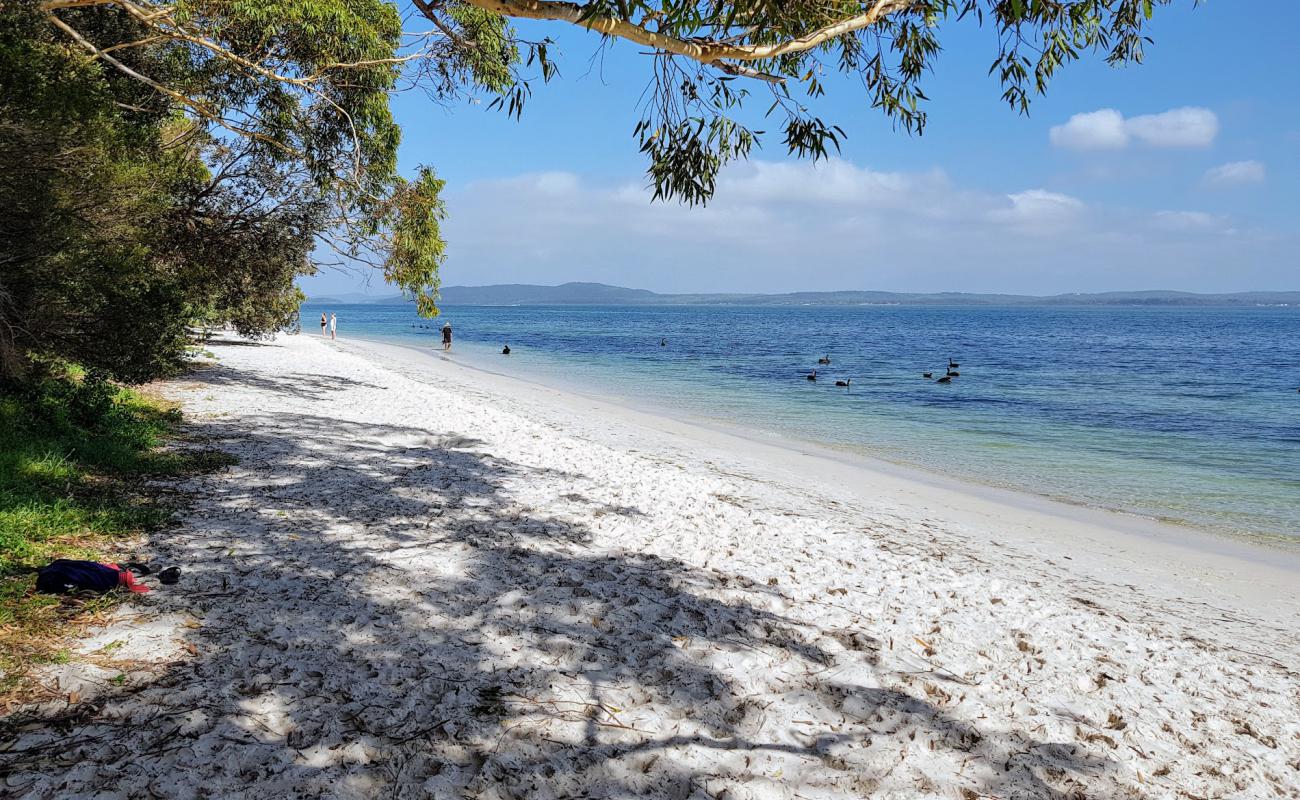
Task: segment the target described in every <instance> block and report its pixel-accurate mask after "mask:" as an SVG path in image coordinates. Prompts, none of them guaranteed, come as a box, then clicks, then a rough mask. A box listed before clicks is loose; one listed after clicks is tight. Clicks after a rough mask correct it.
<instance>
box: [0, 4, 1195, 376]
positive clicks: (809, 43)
mask: <svg viewBox="0 0 1300 800" xmlns="http://www.w3.org/2000/svg"><path fill="white" fill-rule="evenodd" d="M1189 1H1191V2H1194V1H1195V0H1189ZM1171 2H1173V0H857V1H856V2H848V1H847V0H846V1H844V2H841V1H839V0H781V2H772V1H771V0H727V1H724V0H649V1H645V2H642V1H639V0H589V2H585V3H575V2H567V1H565V0H412V3H413V7H410V8H408V9H399V7H398V6H396V5H394V4H393V3H392V2H387V1H386V0H171V1H168V0H15V1H14V2H10V3H6V4H5V5H4V6H2V7H0V15H2V16H3V19H2V20H0V23H2V25H0V29H2V30H3V33H0V126H3V131H4V134H5V135H4V136H3V137H0V169H3V170H4V177H3V179H0V181H2V184H0V230H3V233H0V236H2V237H3V239H2V240H0V246H3V247H4V252H3V254H0V366H3V365H4V364H5V363H10V366H11V367H12V364H13V362H15V359H21V358H23V357H26V356H23V355H22V354H24V353H26V354H29V355H30V354H31V353H32V352H35V351H37V350H40V349H41V348H42V347H44V349H46V350H50V351H53V352H60V353H63V354H64V355H66V354H68V353H71V354H73V355H75V356H76V357H78V358H81V359H83V360H84V359H89V360H92V361H96V360H97V361H98V362H101V363H102V364H103V365H104V367H105V369H109V366H110V365H116V366H113V370H115V374H117V375H119V376H123V377H136V378H138V377H141V376H147V375H151V374H157V373H158V372H160V371H162V370H163V368H164V365H165V364H166V363H175V361H176V358H177V356H176V354H177V352H178V348H179V346H180V345H179V342H181V341H182V340H183V329H184V327H185V325H187V324H190V323H192V322H193V321H194V320H196V319H200V318H208V319H216V320H222V321H230V322H234V323H235V324H236V325H238V326H240V328H241V329H242V330H245V331H246V332H249V333H264V332H266V331H268V330H272V329H274V327H275V325H276V324H278V321H280V320H282V319H283V318H284V317H285V315H287V314H288V313H290V312H291V311H292V310H293V309H295V308H296V306H297V304H298V302H300V300H301V295H300V294H298V292H297V290H296V289H295V288H294V279H295V278H296V277H298V276H299V275H302V274H306V273H309V272H311V271H312V270H313V269H314V268H315V264H314V262H313V258H320V254H321V253H325V252H331V251H332V252H334V253H336V254H338V256H339V257H340V258H341V259H342V260H344V261H346V262H349V263H358V262H359V263H362V264H369V265H372V266H373V267H375V268H377V269H379V270H381V271H382V273H383V275H384V277H385V278H386V280H388V281H389V282H390V283H392V284H394V285H396V286H398V287H400V288H401V289H403V290H404V291H406V292H407V293H409V294H410V295H412V296H413V297H415V298H416V299H417V301H418V303H419V308H420V310H421V312H422V313H425V314H430V315H432V314H436V313H437V309H436V304H435V300H436V292H437V287H438V268H439V265H440V264H441V263H442V260H443V259H444V257H445V245H444V242H443V241H442V238H441V234H440V224H439V223H440V221H441V219H442V217H443V214H444V209H443V204H442V201H441V199H440V192H441V189H442V188H443V183H442V181H441V180H439V179H438V178H437V176H436V174H435V172H434V171H433V169H432V167H428V166H425V167H421V168H419V170H417V174H416V176H415V177H414V179H409V180H408V179H406V178H404V177H403V176H401V175H400V174H399V172H398V165H397V147H398V143H399V141H400V131H399V129H398V126H397V124H396V123H395V122H394V120H393V118H392V114H391V112H390V108H389V100H390V97H391V95H392V94H393V93H394V92H397V91H402V90H412V89H413V90H419V91H423V92H426V93H427V94H428V95H429V96H430V97H431V98H433V99H434V100H435V101H443V102H445V101H448V100H451V99H454V98H457V97H461V96H464V95H476V96H480V97H484V98H485V99H488V101H489V104H490V105H492V106H494V107H497V108H500V109H501V110H503V111H504V112H506V113H507V114H510V115H519V114H521V113H523V110H524V107H525V105H526V103H527V102H528V101H529V99H530V98H531V97H532V93H533V91H534V84H536V83H537V82H539V81H540V82H543V83H544V82H546V81H549V80H552V79H554V78H556V77H557V75H558V71H557V67H556V62H555V46H554V42H553V41H552V40H551V39H549V38H541V39H530V38H527V37H525V36H523V35H521V34H520V32H519V30H518V29H517V28H516V23H515V22H514V21H515V20H519V19H526V20H535V21H542V22H549V23H551V24H553V25H555V26H557V27H560V26H574V27H576V28H578V29H583V30H586V31H589V32H590V33H591V34H592V35H593V36H595V37H598V38H597V41H598V42H599V43H600V44H601V45H602V46H603V45H613V44H616V43H617V42H619V41H620V40H622V41H626V42H628V43H631V44H633V45H636V46H637V48H638V53H641V54H643V55H644V56H645V57H646V59H647V62H646V63H647V81H648V91H647V92H646V94H645V95H644V98H643V100H642V101H641V104H640V106H639V115H638V117H637V119H636V122H635V124H634V125H632V126H631V127H632V135H633V141H634V143H635V145H636V146H638V147H639V148H640V150H641V151H642V152H643V153H644V154H645V156H646V158H647V160H648V162H649V163H648V167H647V175H648V180H649V183H650V184H651V185H652V187H653V193H654V197H655V198H656V199H663V200H677V201H682V202H686V203H690V204H695V203H702V202H707V200H708V199H709V198H710V196H711V195H712V193H713V191H714V188H715V185H716V178H717V175H718V172H719V170H720V169H721V168H722V167H723V166H724V165H725V164H727V163H728V162H730V161H732V160H735V159H740V158H745V157H746V156H747V155H748V154H749V153H750V152H751V150H752V148H753V147H754V145H755V144H757V143H758V142H760V141H761V140H762V138H763V137H764V136H768V135H780V136H781V138H782V142H783V144H784V146H785V147H786V148H787V149H788V151H789V152H790V153H791V154H793V155H795V156H799V157H806V158H813V159H818V158H824V157H826V156H828V155H829V154H830V153H832V152H834V151H836V150H837V149H838V148H839V146H840V142H841V140H842V138H843V136H844V132H843V131H842V130H841V129H840V128H839V127H837V126H836V125H835V124H834V121H833V120H825V119H823V118H821V117H820V116H819V115H818V114H817V112H816V110H815V107H816V105H817V99H818V98H819V97H821V96H822V95H824V94H825V93H826V92H827V91H828V85H830V84H832V83H833V84H834V88H835V89H836V90H837V91H838V90H840V89H841V86H840V84H841V83H842V81H840V82H832V81H831V80H830V78H831V76H832V75H833V74H834V73H841V74H843V75H845V76H848V77H850V78H853V79H854V80H856V81H857V82H858V83H860V84H861V86H862V90H863V92H864V102H867V103H869V104H870V105H871V106H873V107H875V108H877V109H879V110H880V111H881V113H883V114H885V115H886V116H888V117H889V118H890V119H892V120H893V121H894V122H895V123H896V125H897V126H898V127H900V128H901V129H903V130H905V131H907V132H910V133H919V132H921V131H922V130H923V129H924V127H925V124H926V112H925V104H926V101H927V98H926V95H925V91H924V88H923V82H924V79H925V77H926V75H927V74H928V73H929V72H930V71H931V70H932V69H933V68H934V66H935V64H936V59H937V58H938V55H939V53H940V43H941V37H942V35H943V33H944V31H946V30H948V29H949V28H950V27H951V26H954V25H978V26H983V27H985V28H986V29H988V30H989V31H990V40H991V47H990V54H989V70H990V74H992V75H993V76H994V77H995V78H996V79H997V80H998V81H999V83H1000V84H1001V87H1002V99H1003V100H1004V101H1005V102H1006V103H1008V104H1010V106H1011V107H1012V108H1014V109H1016V110H1018V111H1021V112H1024V111H1026V110H1027V109H1028V107H1029V104H1030V102H1031V100H1032V98H1033V96H1034V95H1036V94H1038V93H1041V92H1043V91H1044V90H1045V89H1046V88H1047V86H1048V83H1049V81H1050V80H1051V78H1052V76H1053V75H1054V74H1055V73H1056V71H1057V70H1058V69H1059V68H1061V67H1062V66H1064V65H1066V64H1068V63H1070V62H1072V61H1075V60H1077V59H1079V58H1082V57H1084V56H1085V55H1088V54H1095V55H1097V56H1099V57H1101V58H1104V59H1105V60H1106V61H1108V62H1110V63H1112V64H1127V63H1133V62H1139V61H1141V59H1142V55H1143V47H1144V45H1145V44H1146V43H1147V41H1148V39H1147V38H1146V35H1145V29H1146V26H1147V24H1148V21H1149V20H1150V19H1151V17H1152V14H1153V13H1154V12H1155V10H1156V9H1157V8H1158V7H1159V6H1164V5H1168V4H1170V3H1171ZM403 10H405V11H407V12H409V13H408V15H407V16H408V20H407V21H406V23H405V24H408V25H409V24H411V20H414V21H415V22H416V23H419V24H420V25H422V26H423V27H422V28H421V29H420V30H415V31H410V30H404V20H403V13H402V12H403ZM527 29H528V30H530V31H531V30H537V29H542V30H544V29H545V28H544V26H539V25H537V24H532V23H530V25H529V26H527ZM748 106H755V107H757V108H758V109H761V110H762V114H763V116H764V117H765V118H767V119H770V120H772V122H773V123H774V125H773V127H775V128H777V129H778V130H779V134H769V133H766V132H765V131H762V130H758V129H756V128H755V127H751V124H752V120H753V119H754V114H752V113H751V114H748V115H744V114H742V109H744V108H746V107H748ZM747 122H748V123H749V124H747ZM763 127H767V126H766V125H764V126H763ZM141 308H153V309H156V310H158V313H154V314H150V315H148V317H149V318H148V319H147V320H140V319H137V317H139V316H140V315H139V313H138V312H129V311H128V310H129V309H141ZM119 316H122V319H118V317H119ZM123 323H128V324H125V325H124V324H123ZM124 328H125V330H128V331H131V332H132V333H133V335H134V338H132V337H126V336H125V334H124V333H123V330H124ZM109 333H112V336H113V337H115V338H114V339H113V341H115V342H117V343H118V346H117V350H116V351H113V348H112V347H108V346H107V345H108V342H107V340H106V339H105V338H104V337H105V336H106V335H108V334H109ZM42 343H43V344H42ZM51 343H54V344H51ZM92 343H97V344H96V345H95V346H93V347H92V346H91V344H92ZM147 343H152V346H148V347H146V346H144V345H145V344H147ZM158 343H169V344H166V346H163V345H161V344H158ZM110 351H113V352H116V355H112V356H109V355H101V353H108V352H110ZM124 364H131V365H133V366H131V367H130V368H126V367H123V366H122V365H124Z"/></svg>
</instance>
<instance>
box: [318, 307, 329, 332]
mask: <svg viewBox="0 0 1300 800" xmlns="http://www.w3.org/2000/svg"><path fill="white" fill-rule="evenodd" d="M326 325H329V320H328V319H326V317H325V312H324V311H322V312H320V338H322V339H324V338H325V326H326Z"/></svg>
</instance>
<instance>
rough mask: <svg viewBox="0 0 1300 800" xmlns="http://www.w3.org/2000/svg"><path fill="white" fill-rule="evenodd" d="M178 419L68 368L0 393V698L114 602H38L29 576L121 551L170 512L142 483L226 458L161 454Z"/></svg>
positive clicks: (155, 402)
mask: <svg viewBox="0 0 1300 800" xmlns="http://www.w3.org/2000/svg"><path fill="white" fill-rule="evenodd" d="M180 422H181V414H180V411H179V409H177V408H175V407H174V406H173V405H172V404H170V403H168V402H167V401H165V400H162V399H160V398H157V397H152V396H149V395H148V394H145V393H142V392H138V391H132V390H129V389H124V388H120V387H116V386H113V385H111V384H106V383H102V382H94V381H89V380H85V379H84V376H82V375H80V374H79V372H78V371H77V370H76V369H65V370H63V371H62V372H61V373H60V374H59V375H58V377H56V378H51V379H48V380H45V381H42V382H40V383H39V384H37V385H29V386H23V387H20V388H19V389H17V390H11V391H8V392H5V393H4V394H0V673H2V674H0V695H4V694H8V693H10V692H12V691H13V690H14V689H15V688H16V687H17V686H19V685H20V684H21V681H22V676H23V675H24V674H25V673H26V672H27V670H28V669H29V668H30V667H31V666H33V665H35V664H39V663H50V662H57V661H58V660H59V659H60V658H61V657H62V658H64V659H66V658H67V651H66V650H65V649H63V646H64V644H66V642H65V641H64V640H65V638H66V635H67V633H68V632H70V631H72V630H75V629H76V628H77V627H78V626H79V625H81V624H82V623H84V622H86V621H89V620H91V619H93V618H94V616H95V615H96V614H97V613H101V612H103V611H105V610H107V609H109V608H111V607H112V606H113V605H114V604H115V603H117V602H119V601H120V598H119V597H118V596H116V593H114V594H113V595H108V596H105V597H98V598H91V599H85V600H77V601H69V600H67V599H64V598H59V597H52V596H48V595H39V594H36V593H35V591H34V584H35V576H34V574H33V573H32V572H31V568H33V567H39V566H41V565H43V564H46V563H48V562H49V561H51V560H52V559H55V558H85V559H92V560H109V559H112V558H114V557H115V556H118V555H120V549H119V548H122V547H124V546H126V543H127V542H129V541H130V540H132V539H133V538H135V537H137V536H139V535H140V534H143V533H146V532H148V531H151V530H157V529H159V528H160V527H162V526H163V525H165V524H166V522H167V521H168V519H169V518H170V516H171V513H172V509H171V508H169V507H168V506H167V505H166V504H165V503H163V502H161V501H159V500H158V499H157V498H156V497H155V496H154V495H153V494H152V493H150V492H149V491H147V490H146V488H145V485H144V481H145V480H147V479H150V478H157V477H163V476H169V475H181V474H186V473H192V472H199V471H204V470H207V469H211V468H214V467H218V466H222V465H224V464H226V463H229V462H230V459H229V458H228V457H226V456H224V454H220V453H214V452H210V451H207V452H205V451H193V450H187V451H169V450H165V449H160V448H161V446H162V445H163V444H165V443H166V442H167V441H168V440H170V439H172V438H174V437H175V436H176V435H177V431H178V426H179V424H180ZM61 654H62V655H61ZM2 699H3V698H2V697H0V700H2Z"/></svg>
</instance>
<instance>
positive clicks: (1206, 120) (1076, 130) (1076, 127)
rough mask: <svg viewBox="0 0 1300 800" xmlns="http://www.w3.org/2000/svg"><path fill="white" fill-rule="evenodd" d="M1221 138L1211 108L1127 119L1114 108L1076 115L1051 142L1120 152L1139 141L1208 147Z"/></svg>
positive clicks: (1055, 130) (1059, 128)
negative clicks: (1218, 137) (1217, 138)
mask: <svg viewBox="0 0 1300 800" xmlns="http://www.w3.org/2000/svg"><path fill="white" fill-rule="evenodd" d="M1218 135H1219V118H1218V117H1217V116H1216V115H1215V113H1214V112H1213V111H1211V110H1209V109H1208V108H1195V107H1190V106H1189V107H1185V108H1175V109H1171V110H1169V111H1165V112H1163V113H1160V114H1143V115H1140V116H1136V117H1130V118H1128V119H1125V118H1124V115H1123V114H1121V113H1120V112H1118V111H1116V110H1115V109H1113V108H1103V109H1101V110H1099V111H1092V112H1089V113H1086V114H1075V115H1074V116H1072V117H1070V119H1069V120H1068V121H1067V122H1066V123H1065V124H1063V125H1056V126H1054V127H1053V128H1052V129H1051V130H1050V131H1049V132H1048V138H1049V139H1050V140H1051V142H1052V144H1053V145H1055V146H1056V147H1064V148H1067V149H1070V150H1119V149H1122V148H1124V147H1127V146H1128V145H1129V144H1130V143H1131V142H1133V141H1134V140H1137V141H1139V142H1142V143H1144V144H1146V145H1149V146H1151V147H1208V146H1209V145H1210V144H1212V143H1213V142H1214V139H1215V137H1216V136H1218Z"/></svg>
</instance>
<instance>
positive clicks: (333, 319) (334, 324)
mask: <svg viewBox="0 0 1300 800" xmlns="http://www.w3.org/2000/svg"><path fill="white" fill-rule="evenodd" d="M338 327H339V318H338V315H337V314H330V338H331V339H337V338H338V336H336V335H335V331H337V330H338Z"/></svg>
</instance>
